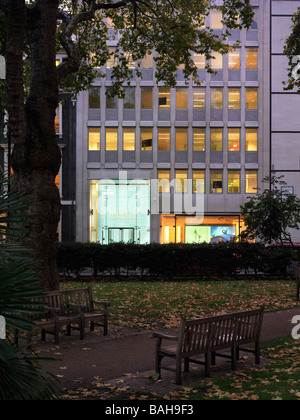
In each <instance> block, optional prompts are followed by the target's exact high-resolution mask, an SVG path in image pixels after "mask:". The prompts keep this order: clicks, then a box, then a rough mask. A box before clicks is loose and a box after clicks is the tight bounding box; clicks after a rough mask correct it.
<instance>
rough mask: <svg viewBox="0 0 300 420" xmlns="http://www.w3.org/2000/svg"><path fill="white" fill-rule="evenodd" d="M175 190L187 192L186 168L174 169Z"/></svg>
mask: <svg viewBox="0 0 300 420" xmlns="http://www.w3.org/2000/svg"><path fill="white" fill-rule="evenodd" d="M175 180H176V183H175V192H177V193H186V192H187V170H184V169H178V170H177V171H175Z"/></svg>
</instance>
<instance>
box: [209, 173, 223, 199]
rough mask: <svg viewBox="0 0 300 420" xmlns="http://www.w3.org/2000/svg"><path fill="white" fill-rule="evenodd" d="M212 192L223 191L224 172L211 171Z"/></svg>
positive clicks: (220, 192)
mask: <svg viewBox="0 0 300 420" xmlns="http://www.w3.org/2000/svg"><path fill="white" fill-rule="evenodd" d="M210 192H211V193H213V194H222V193H223V172H222V171H211V172H210Z"/></svg>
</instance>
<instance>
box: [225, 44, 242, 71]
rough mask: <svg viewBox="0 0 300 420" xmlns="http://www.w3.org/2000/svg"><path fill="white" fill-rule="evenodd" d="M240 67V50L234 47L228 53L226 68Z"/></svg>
mask: <svg viewBox="0 0 300 420" xmlns="http://www.w3.org/2000/svg"><path fill="white" fill-rule="evenodd" d="M240 67H241V58H240V50H239V49H236V50H233V51H230V52H229V53H228V68H229V69H239V68H240Z"/></svg>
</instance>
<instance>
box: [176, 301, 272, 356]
mask: <svg viewBox="0 0 300 420" xmlns="http://www.w3.org/2000/svg"><path fill="white" fill-rule="evenodd" d="M263 313H264V308H263V307H261V308H259V309H253V310H250V311H243V312H234V313H229V314H225V315H217V316H213V317H207V318H199V319H193V320H186V319H185V318H183V319H182V320H181V324H180V329H179V338H178V347H177V352H178V353H179V354H180V355H181V356H182V357H184V356H185V355H190V356H192V355H193V354H195V355H196V354H200V353H205V351H206V350H207V349H211V350H212V349H217V348H221V347H226V346H228V345H230V344H231V343H233V341H236V342H239V343H242V342H247V341H251V340H253V341H256V340H258V339H259V337H260V332H261V325H262V319H263Z"/></svg>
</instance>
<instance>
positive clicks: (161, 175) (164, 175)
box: [157, 170, 170, 193]
mask: <svg viewBox="0 0 300 420" xmlns="http://www.w3.org/2000/svg"><path fill="white" fill-rule="evenodd" d="M157 178H158V191H159V192H164V193H168V192H170V171H162V170H160V171H158V172H157Z"/></svg>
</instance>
